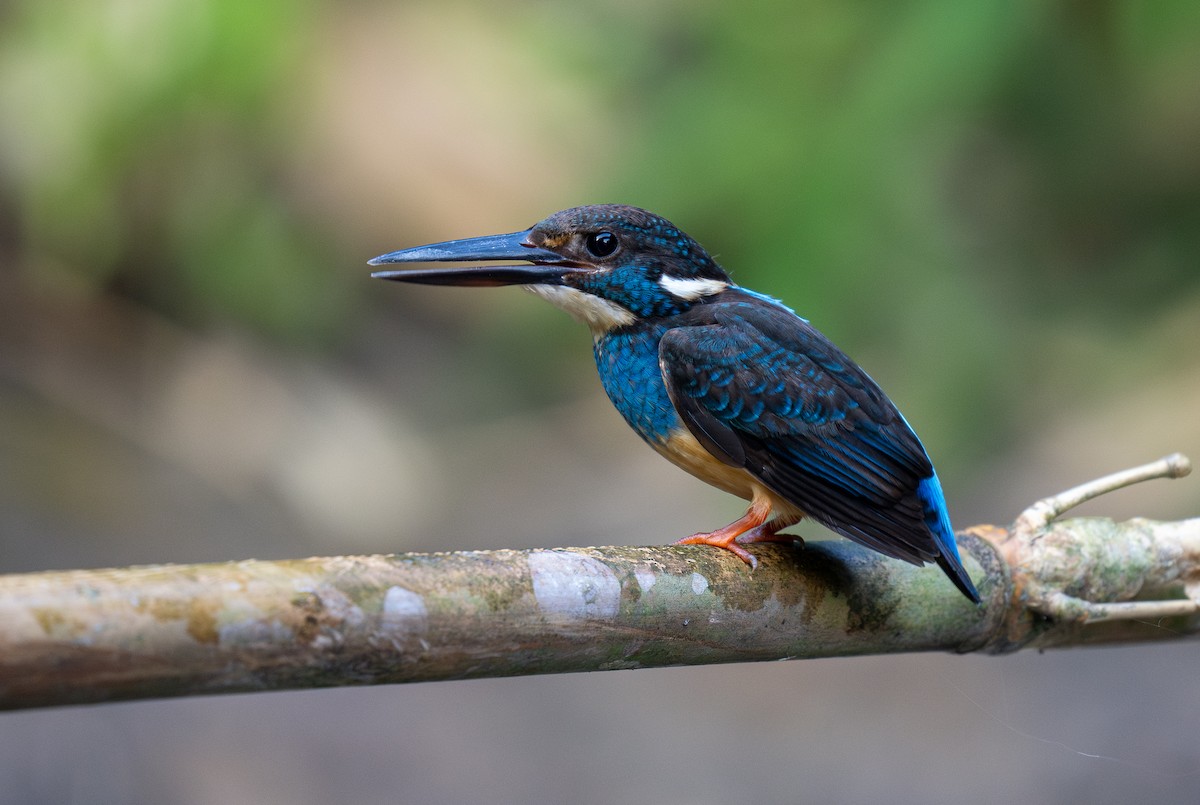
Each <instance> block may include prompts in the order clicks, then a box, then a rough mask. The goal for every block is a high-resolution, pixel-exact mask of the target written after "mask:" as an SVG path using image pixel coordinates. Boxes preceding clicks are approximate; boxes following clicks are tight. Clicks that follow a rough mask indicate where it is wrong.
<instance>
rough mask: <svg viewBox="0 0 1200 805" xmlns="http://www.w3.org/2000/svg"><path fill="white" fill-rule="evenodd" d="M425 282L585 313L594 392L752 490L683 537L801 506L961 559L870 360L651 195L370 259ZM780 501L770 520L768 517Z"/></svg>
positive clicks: (806, 512) (899, 551)
mask: <svg viewBox="0 0 1200 805" xmlns="http://www.w3.org/2000/svg"><path fill="white" fill-rule="evenodd" d="M506 261H519V262H522V263H524V264H522V265H498V266H497V265H484V266H453V267H438V268H425V269H407V270H399V271H379V272H376V273H375V274H373V275H372V276H375V277H379V278H381V279H388V280H398V281H401V282H415V283H421V284H428V285H461V286H497V285H522V286H524V287H525V288H526V289H528V290H530V291H532V292H533V293H535V294H537V295H538V296H541V297H543V298H544V299H547V300H549V301H550V302H552V303H554V304H555V305H557V306H558V307H560V308H562V309H564V310H566V311H567V312H568V313H570V314H571V315H573V316H574V317H575V318H577V319H579V320H580V321H582V322H583V323H584V324H586V325H587V326H588V327H589V329H590V330H591V332H592V337H593V342H594V352H595V357H596V366H597V368H598V369H599V370H600V381H601V383H603V385H604V390H605V391H606V392H608V396H609V398H610V399H611V400H612V402H613V404H614V405H615V406H616V408H617V410H618V411H620V412H621V415H622V416H623V417H624V418H625V421H626V422H628V423H629V425H630V426H631V427H632V428H633V429H634V430H635V431H636V432H637V433H638V435H639V436H641V437H642V439H644V440H645V441H646V442H647V443H648V444H649V445H650V446H651V447H653V448H654V449H655V450H656V451H658V453H659V454H661V455H662V456H664V457H665V458H667V459H669V460H670V461H671V462H672V463H674V464H676V465H677V466H679V467H681V468H682V469H684V470H686V471H687V472H689V473H691V474H692V475H694V476H696V477H697V478H700V479H701V480H703V481H707V482H708V483H710V484H712V485H713V486H716V487H718V488H719V489H723V490H725V491H727V492H731V493H732V494H734V495H738V496H739V497H742V498H744V499H746V500H749V501H750V505H749V508H748V509H747V511H746V514H745V515H744V516H743V517H740V518H739V519H737V520H735V521H734V522H732V523H730V524H729V525H727V526H725V527H724V528H720V529H717V530H716V531H713V532H711V533H701V534H694V535H692V536H690V537H685V538H683V539H681V540H678V542H677V544H705V545H714V546H716V547H719V548H724V549H726V550H728V551H731V552H732V553H734V554H736V555H737V556H739V557H740V558H741V559H743V560H744V561H745V562H747V563H748V564H750V566H751V568H753V567H754V566H755V565H756V563H757V562H756V560H755V558H754V556H753V555H752V554H751V553H750V552H749V551H747V550H746V549H745V548H744V547H742V546H743V545H745V544H748V543H753V542H791V541H793V540H796V539H798V538H796V537H791V536H788V535H785V534H780V533H779V532H780V531H781V530H782V529H784V528H786V527H788V526H790V525H793V524H795V523H797V522H799V521H800V519H801V518H803V517H806V516H807V517H811V518H812V519H814V520H816V521H817V522H819V523H821V524H822V525H824V526H826V527H827V528H830V529H832V530H833V531H836V532H837V533H839V534H841V535H843V536H845V537H848V538H850V539H852V540H854V541H855V542H858V543H861V544H862V545H865V546H867V547H868V548H872V549H874V550H876V551H878V552H879V553H881V554H884V555H885V556H890V557H894V558H896V559H902V560H904V561H906V562H911V563H913V564H915V565H922V564H924V563H926V562H936V563H937V564H938V566H939V567H941V568H942V570H943V571H945V573H946V575H947V576H949V577H950V580H951V581H952V582H954V584H955V586H957V587H958V589H959V590H961V591H962V593H963V595H965V596H966V597H967V598H969V599H971V601H973V602H975V603H978V602H979V594H978V592H977V591H976V590H975V586H974V584H972V582H971V578H970V576H968V575H967V572H966V570H965V569H964V568H963V565H962V561H961V559H960V558H959V554H958V546H957V544H956V543H955V538H954V531H953V529H952V528H951V526H950V516H949V513H948V512H947V509H946V501H945V497H944V496H943V494H942V487H941V483H940V482H939V481H938V476H937V473H936V472H934V469H933V464H932V463H931V462H930V460H929V456H928V454H927V453H926V452H925V448H924V447H923V446H922V445H921V442H920V440H919V439H917V436H916V434H915V433H913V430H912V428H911V427H909V424H908V422H907V421H905V419H904V417H903V416H902V415H901V414H900V412H899V411H898V410H897V409H896V406H895V405H894V404H893V403H892V401H891V400H890V399H888V397H887V395H886V394H884V393H883V391H882V390H881V389H880V388H879V386H878V385H876V383H875V381H873V380H872V379H871V378H870V377H869V376H868V375H867V373H866V372H864V371H863V370H862V369H860V368H859V367H858V365H857V364H856V363H854V361H852V360H851V359H850V358H849V357H847V356H846V354H845V353H844V352H842V351H841V350H840V349H838V348H837V347H836V346H834V344H833V342H831V341H830V340H829V339H828V338H826V337H825V336H824V335H822V334H821V333H820V332H819V331H818V330H817V329H816V328H815V327H813V326H812V325H811V324H809V322H808V321H807V320H806V319H803V318H801V317H800V316H798V315H796V313H795V312H794V311H792V310H791V309H790V308H788V307H786V306H785V305H784V304H783V303H782V302H780V301H778V300H776V299H773V298H771V297H769V296H764V295H763V294H759V293H755V292H754V291H751V290H748V289H746V288H742V287H739V286H738V285H736V284H734V282H733V281H732V280H731V279H730V277H729V275H728V274H727V273H725V271H724V270H723V269H722V268H721V267H720V266H719V265H717V263H716V262H715V261H714V260H713V259H712V258H711V257H710V256H709V255H708V253H707V252H706V251H705V250H704V249H703V248H702V247H701V246H700V244H698V243H697V242H696V241H694V240H692V238H690V237H688V235H686V234H685V233H684V232H682V231H681V230H680V229H679V228H678V227H676V226H675V225H674V224H672V223H671V222H670V221H667V220H665V219H663V218H660V217H659V216H657V215H654V214H653V213H650V212H647V211H646V210H642V209H638V208H636V207H628V206H623V205H615V204H601V205H593V206H585V207H575V208H572V209H569V210H563V211H561V212H557V213H555V214H553V215H551V216H550V217H549V218H546V219H545V220H544V221H541V222H539V223H537V224H534V225H533V226H532V227H530V228H529V229H525V230H522V231H520V232H514V233H512V234H508V235H490V236H486V237H477V238H467V239H464V240H451V241H446V242H444V243H435V244H431V245H428V246H418V247H416V248H412V249H403V250H401V251H396V252H391V253H390V254H384V255H381V256H379V257H376V258H374V259H373V260H371V261H370V265H373V266H378V265H385V264H391V263H432V262H457V263H463V262H468V263H477V262H483V263H489V264H491V263H495V262H506ZM772 515H774V518H773V519H772V518H771V516H772Z"/></svg>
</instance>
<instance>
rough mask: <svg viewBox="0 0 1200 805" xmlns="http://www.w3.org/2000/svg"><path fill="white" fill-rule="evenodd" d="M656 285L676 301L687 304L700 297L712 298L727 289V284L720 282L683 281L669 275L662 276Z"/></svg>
mask: <svg viewBox="0 0 1200 805" xmlns="http://www.w3.org/2000/svg"><path fill="white" fill-rule="evenodd" d="M658 284H659V285H661V286H662V287H663V290H665V291H666V292H667V293H669V294H671V295H672V296H674V297H675V298H676V299H684V300H686V301H688V302H695V301H696V300H697V299H699V298H700V297H702V296H712V295H713V294H715V293H720V292H721V291H723V290H725V289H726V288H728V287H729V283H728V282H722V281H721V280H712V279H684V278H682V277H672V276H671V275H669V274H663V275H662V277H661V278H659V280H658Z"/></svg>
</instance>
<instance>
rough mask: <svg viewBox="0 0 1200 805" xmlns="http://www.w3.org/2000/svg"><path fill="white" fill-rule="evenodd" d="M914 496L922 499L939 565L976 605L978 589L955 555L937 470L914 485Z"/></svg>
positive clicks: (944, 499)
mask: <svg viewBox="0 0 1200 805" xmlns="http://www.w3.org/2000/svg"><path fill="white" fill-rule="evenodd" d="M917 497H919V498H920V499H921V504H922V506H923V507H924V510H925V525H927V526H928V527H929V531H930V533H932V534H933V541H934V542H936V543H937V546H938V552H939V554H940V555H939V556H938V558H937V564H938V567H940V568H941V569H942V570H943V571H945V573H946V575H947V576H949V577H950V581H952V582H954V586H955V587H957V588H958V589H960V590H962V594H963V595H965V596H966V597H967V598H970V599H971V600H972V601H973V602H974V603H976V604H978V603H979V592H978V591H977V590H976V589H975V585H974V584H973V583H972V582H971V577H970V576H968V575H967V571H966V568H964V567H963V565H962V558H961V557H960V556H959V555H958V543H957V542H956V541H955V539H954V528H953V527H952V526H951V525H950V512H948V511H947V510H946V496H945V495H943V494H942V483H941V481H939V480H938V477H937V473H936V472H935V473H934V474H933V475H931V476H929V477H928V478H926V479H925V480H923V481H921V483H920V484H918V485H917Z"/></svg>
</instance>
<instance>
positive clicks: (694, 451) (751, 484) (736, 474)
mask: <svg viewBox="0 0 1200 805" xmlns="http://www.w3.org/2000/svg"><path fill="white" fill-rule="evenodd" d="M652 446H653V447H654V449H655V450H657V451H658V453H659V455H661V456H662V457H663V458H665V459H667V460H668V461H670V462H671V463H672V464H674V465H675V466H677V467H679V468H680V469H682V470H685V471H687V472H688V473H690V474H692V475H694V476H696V477H697V478H699V479H700V480H701V481H704V482H705V483H707V484H710V485H712V486H715V487H716V488H717V489H721V490H724V491H725V492H728V493H730V494H731V495H737V496H738V497H740V498H743V499H745V500H749V501H753V502H758V501H762V502H768V503H770V506H771V511H772V512H773V513H774V514H776V515H796V516H803V514H804V512H803V511H801V510H800V509H799V508H797V507H796V506H795V505H794V504H792V503H790V502H789V501H787V500H786V499H784V498H782V497H780V496H779V495H777V494H775V493H774V492H772V491H771V490H770V489H767V488H766V487H765V486H763V485H762V483H760V482H759V480H758V479H757V478H755V477H754V476H753V475H751V474H750V473H749V472H747V471H746V470H744V469H742V468H741V467H731V466H729V465H728V464H726V463H725V462H723V461H718V460H717V459H715V458H713V456H712V454H711V453H709V452H708V451H707V450H705V449H704V447H703V445H701V444H700V442H699V441H697V440H696V437H695V436H693V435H692V434H691V432H690V431H688V430H687V429H686V428H676V429H675V430H673V431H671V433H670V435H669V436H667V438H666V440H665V441H661V442H656V443H654V444H653V445H652Z"/></svg>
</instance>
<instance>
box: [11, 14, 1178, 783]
mask: <svg viewBox="0 0 1200 805" xmlns="http://www.w3.org/2000/svg"><path fill="white" fill-rule="evenodd" d="M604 201H617V202H622V203H630V204H636V205H638V206H643V207H647V208H649V209H652V210H654V211H655V212H658V213H660V214H662V215H665V216H666V217H668V218H670V219H672V220H673V221H674V222H675V223H677V224H679V225H680V226H681V227H682V228H684V229H685V230H687V231H688V232H689V233H690V234H692V235H693V236H694V237H696V238H697V239H698V240H700V241H701V242H702V243H703V244H704V245H705V246H706V247H708V249H709V250H710V251H711V252H712V253H714V254H715V255H716V256H717V258H718V260H719V261H720V262H721V263H722V264H723V265H724V266H725V267H726V268H727V269H728V270H729V271H730V272H731V273H732V274H733V275H734V277H735V279H736V280H737V281H738V282H740V283H742V284H744V285H747V286H749V287H753V288H755V289H757V290H761V291H764V292H767V293H770V294H772V295H774V296H778V297H781V298H782V299H784V300H785V301H786V302H787V303H788V304H790V305H791V306H793V307H794V308H796V309H797V310H798V311H799V312H800V313H801V314H802V315H804V316H806V317H808V318H810V319H811V320H812V321H813V322H814V323H815V324H816V325H817V326H819V327H820V328H822V329H823V330H824V331H825V332H826V333H827V334H828V335H830V336H831V337H832V338H833V339H834V340H835V341H837V342H838V343H839V344H840V345H841V346H843V347H844V348H846V349H847V351H849V352H850V353H851V354H852V355H854V356H855V357H856V358H857V359H858V360H859V362H860V363H862V364H863V365H864V366H865V367H866V368H867V369H868V371H870V372H871V373H872V374H873V375H874V376H875V378H876V379H877V380H879V381H880V382H881V384H882V385H883V386H884V387H885V388H886V389H887V390H888V391H889V393H890V394H891V396H892V397H893V398H894V399H895V400H896V401H897V402H898V403H899V404H900V406H901V407H902V408H903V410H904V411H905V413H906V416H907V417H908V418H909V420H910V421H912V422H913V423H914V425H915V426H916V428H917V430H918V432H919V433H921V435H922V438H923V439H924V441H925V443H926V445H927V447H928V448H929V450H930V452H931V453H932V454H933V455H934V457H935V458H936V459H937V463H938V466H939V469H940V475H941V476H942V478H943V482H944V484H945V486H946V487H947V493H948V495H949V498H950V503H951V510H952V513H953V514H954V516H955V520H956V522H957V523H958V524H959V525H960V526H963V525H968V524H970V523H974V522H997V523H1007V522H1009V521H1010V520H1011V519H1012V518H1013V517H1014V516H1015V515H1016V514H1017V513H1018V512H1019V511H1020V509H1021V508H1022V507H1023V506H1024V505H1026V504H1028V503H1030V502H1032V501H1033V500H1035V499H1036V498H1038V497H1042V496H1044V495H1046V494H1049V493H1052V492H1055V491H1058V490H1059V489H1062V488H1065V487H1067V486H1070V485H1073V484H1075V483H1077V482H1080V481H1082V480H1085V479H1087V478H1090V477H1094V476H1096V475H1099V474H1102V473H1104V472H1107V471H1110V470H1114V469H1118V468H1121V467H1125V466H1130V465H1133V464H1136V463H1140V462H1142V461H1145V460H1149V459H1152V458H1155V457H1158V456H1160V455H1163V454H1165V453H1168V452H1171V451H1174V450H1182V451H1184V452H1187V453H1190V454H1191V455H1192V456H1193V457H1194V458H1200V350H1198V349H1197V346H1198V345H1200V4H1197V3H1195V2H1194V0H1156V1H1155V2H1145V3H1141V2H1124V3H1122V2H1082V1H1080V0H1075V1H1073V2H1063V1H1060V2H1032V0H1030V1H1027V2H1000V1H999V0H986V1H985V0H980V1H979V2H973V3H946V2H932V3H914V2H904V3H890V4H868V3H847V2H833V1H832V0H827V1H826V2H805V3H782V2H770V3H739V4H723V3H715V2H701V3H682V2H672V3H657V4H644V3H633V2H595V3H591V4H586V5H585V4H556V3H548V2H502V3H486V2H467V1H466V0H463V1H462V2H445V1H443V2H409V3H404V4H386V3H379V2H350V3H333V2H316V0H310V2H282V1H281V0H260V2H257V3H243V2H234V0H163V1H162V2H158V3H144V2H138V0H91V2H81V1H80V0H64V1H63V2H58V3H36V2H10V3H6V4H0V572H19V571H27V570H36V569H49V568H68V567H95V566H107V565H121V564H129V563H147V562H167V561H171V562H185V561H209V560H223V559H239V558H245V557H251V556H255V557H292V556H300V555H305V554H314V553H315V554H334V553H350V552H369V551H372V552H373V551H395V550H439V549H453V548H481V547H525V546H533V545H563V544H607V543H656V542H664V541H667V540H669V539H671V538H674V537H677V536H681V535H684V534H688V533H691V532H693V531H697V530H700V529H703V528H711V527H713V526H715V525H718V524H720V523H723V522H725V520H726V519H732V517H734V516H736V515H737V513H738V512H739V510H740V506H741V504H740V502H739V501H736V500H733V499H730V498H728V497H727V496H723V495H722V494H721V493H719V492H716V491H713V490H709V489H707V488H705V487H704V486H703V485H702V484H700V483H699V482H696V481H694V480H692V479H690V478H689V477H687V476H685V475H684V474H682V473H680V472H679V471H677V470H675V469H673V468H671V467H670V466H669V465H668V464H666V463H665V462H663V461H661V459H659V458H657V457H656V456H654V455H653V454H652V453H651V451H649V450H646V449H645V447H644V446H643V445H642V444H641V443H640V442H639V441H638V439H637V438H636V437H635V436H634V435H633V434H632V433H631V432H629V431H628V430H627V428H626V427H625V425H624V424H623V423H622V422H621V421H620V419H619V417H618V416H617V414H616V413H615V412H614V411H612V410H611V408H610V407H609V405H608V403H607V401H606V400H604V399H603V395H602V392H601V391H600V389H599V384H598V383H597V382H596V379H595V377H594V369H593V367H592V365H591V358H590V343H589V338H588V335H587V333H586V332H585V331H584V330H583V329H582V328H581V327H579V326H578V325H575V324H574V323H573V322H571V321H569V320H568V319H567V318H566V317H565V316H563V315H562V314H561V313H559V312H558V311H555V310H553V309H552V308H550V307H549V306H547V305H545V304H544V303H542V302H539V301H537V300H534V299H532V298H529V297H527V296H525V295H523V294H521V293H520V292H518V291H516V290H505V291H452V290H447V289H425V288H416V287H413V288H409V287H401V286H394V285H390V284H384V283H380V282H377V281H372V280H370V279H369V278H368V271H369V269H368V268H367V266H366V265H365V261H366V260H367V259H368V258H370V257H371V256H374V255H376V254H379V253H381V252H384V251H389V250H392V249H396V248H400V247H404V246H410V245H416V244H419V243H425V242H430V241H435V240H442V239H446V238H451V237H460V236H469V235H479V234H488V233H492V232H507V231H513V230H517V229H522V228H524V227H526V226H529V225H530V224H532V223H533V222H534V221H536V220H538V219H540V218H542V217H544V216H545V215H547V214H549V213H550V212H553V211H554V210H557V209H560V208H563V207H568V206H574V205H576V204H582V203H594V202H604ZM1195 484H1196V481H1195V480H1190V481H1184V482H1180V483H1178V484H1167V483H1164V482H1159V483H1156V484H1151V485H1148V486H1143V487H1139V488H1137V489H1135V490H1132V491H1125V492H1121V493H1118V494H1116V495H1114V496H1111V497H1109V498H1106V499H1104V500H1101V501H1099V502H1097V503H1094V504H1090V505H1089V509H1088V510H1089V511H1090V512H1092V513H1103V514H1110V515H1113V516H1118V517H1128V516H1133V515H1135V514H1141V515H1146V516H1150V517H1157V518H1163V519H1168V518H1178V517H1185V516H1195V515H1196V514H1197V513H1198V511H1197V510H1198V507H1197V500H1200V495H1198V494H1197V493H1196V491H1195V488H1196V487H1195ZM723 518H724V519H723ZM800 530H801V532H802V533H806V534H809V535H812V536H821V534H820V532H819V529H815V528H812V527H802V528H801V529H800ZM1153 628H1154V627H1153V625H1148V626H1147V629H1148V630H1150V629H1153ZM1194 666H1195V662H1194V649H1193V648H1190V647H1188V646H1187V645H1177V646H1170V645H1166V646H1163V645H1157V646H1148V647H1142V648H1135V649H1118V650H1111V649H1109V650H1102V651H1087V652H1083V651H1073V652H1060V653H1055V654H1049V655H1043V656H1036V655H1035V656H1018V657H1013V658H1007V659H981V658H951V657H885V658H869V659H856V660H828V661H820V662H809V663H786V664H774V665H770V666H738V667H726V668H702V669H689V670H666V671H654V672H650V671H643V672H625V673H610V674H597V675H586V676H574V677H560V678H543V679H536V678H534V679H517V680H490V681H477V682H464V683H446V684H437V685H423V686H412V687H407V688H391V689H375V690H347V691H325V692H315V693H300V694H277V695H271V696H258V697H232V698H222V699H210V700H196V701H176V702H149V703H139V704H130V705H116V706H108V707H100V708H82V709H66V710H58V711H47V712H40V713H20V714H10V715H0V790H3V791H4V792H5V801H6V802H13V803H23V802H29V803H40V802H55V803H57V802H110V801H112V802H116V801H120V802H187V803H210V802H211V803H217V802H221V803H225V802H258V803H273V802H289V803H298V802H313V803H318V802H333V801H338V802H397V801H399V802H467V801H481V802H565V801H571V802H579V803H593V802H594V803H604V802H656V803H708V802H713V803H717V802H730V801H755V802H796V801H826V802H828V801H863V802H870V801H879V800H881V799H884V798H886V799H887V800H888V801H894V802H934V801H962V800H964V799H965V800H966V801H972V802H991V801H996V802H999V801H1012V800H1014V799H1017V800H1020V799H1024V800H1027V801H1039V802H1078V801H1084V800H1086V799H1093V800H1098V801H1129V800H1131V799H1133V798H1135V797H1137V798H1139V799H1145V798H1153V799H1157V801H1162V802H1168V801H1180V802H1185V801H1186V802H1191V801H1194V792H1195V790H1196V785H1197V783H1196V780H1197V779H1198V776H1200V751H1198V750H1197V749H1196V747H1195V742H1194V724H1195V721H1196V719H1197V717H1200V693H1198V692H1197V690H1196V687H1195V684H1194V680H1193V677H1194ZM722 686H724V687H722ZM1092 755H1102V756H1104V757H1101V758H1097V757H1092Z"/></svg>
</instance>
